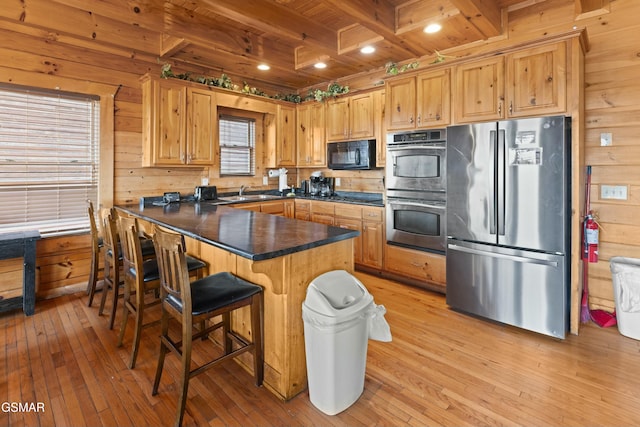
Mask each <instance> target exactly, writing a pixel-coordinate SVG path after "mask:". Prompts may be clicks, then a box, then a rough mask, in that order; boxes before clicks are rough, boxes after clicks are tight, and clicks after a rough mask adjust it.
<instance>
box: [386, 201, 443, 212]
mask: <svg viewBox="0 0 640 427" xmlns="http://www.w3.org/2000/svg"><path fill="white" fill-rule="evenodd" d="M387 203H389V204H390V205H391V206H414V207H417V208H427V209H438V210H444V209H445V208H444V206H437V205H430V204H428V203H420V202H390V201H388V200H387Z"/></svg>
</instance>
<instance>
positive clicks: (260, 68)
mask: <svg viewBox="0 0 640 427" xmlns="http://www.w3.org/2000/svg"><path fill="white" fill-rule="evenodd" d="M270 69H271V67H269V66H268V65H267V64H258V70H262V71H267V70H270Z"/></svg>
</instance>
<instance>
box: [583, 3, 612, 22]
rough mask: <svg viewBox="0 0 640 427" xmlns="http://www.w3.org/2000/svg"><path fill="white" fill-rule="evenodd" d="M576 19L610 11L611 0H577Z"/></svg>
mask: <svg viewBox="0 0 640 427" xmlns="http://www.w3.org/2000/svg"><path fill="white" fill-rule="evenodd" d="M575 1H576V19H584V18H590V17H593V16H597V15H602V14H604V13H608V12H609V0H575Z"/></svg>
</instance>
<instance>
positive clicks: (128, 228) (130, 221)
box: [118, 216, 207, 369]
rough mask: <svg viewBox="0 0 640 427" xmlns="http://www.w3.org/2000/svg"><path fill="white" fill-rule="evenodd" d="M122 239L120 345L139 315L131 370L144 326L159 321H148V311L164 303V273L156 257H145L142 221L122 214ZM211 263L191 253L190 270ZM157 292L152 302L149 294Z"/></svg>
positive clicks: (120, 220)
mask: <svg viewBox="0 0 640 427" xmlns="http://www.w3.org/2000/svg"><path fill="white" fill-rule="evenodd" d="M118 224H119V227H118V228H119V233H120V242H121V244H122V264H123V269H122V271H123V276H124V301H123V307H122V321H121V324H120V334H119V335H118V347H120V346H121V345H122V340H123V338H124V331H125V329H126V326H127V320H128V318H129V313H131V314H133V315H134V316H135V329H134V334H133V345H132V349H131V359H130V361H129V369H133V368H135V366H136V359H137V357H138V349H139V347H140V336H141V333H142V329H143V328H146V327H148V326H151V325H154V324H156V323H158V322H157V321H156V322H150V323H147V324H145V323H144V311H145V309H146V308H147V307H151V306H154V305H157V304H159V303H160V299H159V298H158V297H159V295H158V294H159V292H158V289H159V286H160V282H159V279H160V273H159V271H158V261H157V259H156V258H151V259H147V260H146V261H144V260H143V254H142V244H141V241H140V238H139V236H140V234H139V229H138V223H137V221H136V220H135V218H131V217H126V216H121V217H120V218H119V219H118ZM206 266H207V264H206V263H205V262H203V261H201V260H199V259H197V258H194V257H191V256H187V271H188V273H187V274H189V273H194V274H199V273H201V271H202V269H204V268H205V267H206ZM152 291H153V295H152V298H151V300H150V301H147V299H146V297H148V296H149V294H150V293H151V292H152Z"/></svg>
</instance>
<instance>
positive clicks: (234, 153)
mask: <svg viewBox="0 0 640 427" xmlns="http://www.w3.org/2000/svg"><path fill="white" fill-rule="evenodd" d="M218 127H219V129H220V175H255V163H256V161H255V160H256V159H255V157H256V155H255V146H256V121H255V120H254V119H251V118H246V117H237V116H227V115H220V117H219V121H218Z"/></svg>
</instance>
